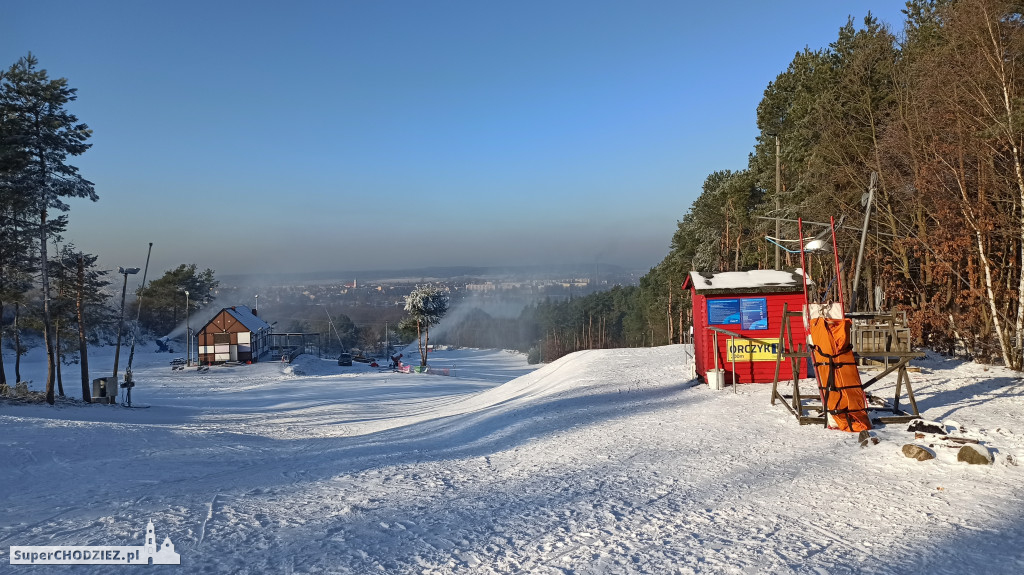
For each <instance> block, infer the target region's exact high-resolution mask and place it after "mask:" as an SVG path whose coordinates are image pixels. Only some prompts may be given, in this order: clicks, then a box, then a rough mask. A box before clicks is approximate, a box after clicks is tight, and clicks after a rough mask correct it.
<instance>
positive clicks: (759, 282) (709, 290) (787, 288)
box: [683, 269, 804, 295]
mask: <svg viewBox="0 0 1024 575" xmlns="http://www.w3.org/2000/svg"><path fill="white" fill-rule="evenodd" d="M802 278H803V271H802V270H800V269H796V270H781V271H780V270H750V271H747V272H719V273H708V272H690V276H689V277H688V278H686V279H687V281H686V282H685V283H683V289H686V288H687V287H690V286H693V289H694V290H696V291H697V293H699V294H703V295H714V294H723V293H738V292H742V293H792V292H800V291H803V289H804V287H803V284H802V283H801V279H802Z"/></svg>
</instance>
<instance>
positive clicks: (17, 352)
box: [14, 302, 21, 384]
mask: <svg viewBox="0 0 1024 575" xmlns="http://www.w3.org/2000/svg"><path fill="white" fill-rule="evenodd" d="M20 316H21V304H20V303H18V302H15V303H14V383H16V384H17V383H21V330H20V329H18V319H19V317H20Z"/></svg>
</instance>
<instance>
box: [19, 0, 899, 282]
mask: <svg viewBox="0 0 1024 575" xmlns="http://www.w3.org/2000/svg"><path fill="white" fill-rule="evenodd" d="M902 6H903V3H902V2H888V3H882V2H873V3H868V2H859V1H851V2H814V1H794V2H782V3H743V2H739V3H737V2H730V3H711V4H690V3H683V2H672V1H655V2H644V3H642V4H640V5H631V4H621V3H615V2H559V3H555V4H552V3H547V2H517V3H515V4H505V5H502V4H490V3H487V4H480V3H471V2H443V3H442V2H436V3H414V2H404V3H356V2H344V3H300V4H292V5H288V6H287V7H285V6H284V5H280V4H277V3H268V2H246V3H244V4H230V3H228V4H225V3H217V4H215V5H209V4H208V3H200V2H176V3H173V4H146V3H143V4H139V3H129V2H115V3H102V4H93V3H78V2H47V3H33V2H24V3H10V4H8V5H7V6H6V7H5V9H4V17H3V18H2V20H0V59H2V60H3V61H4V62H5V63H7V64H9V63H12V62H14V61H16V60H17V59H18V58H20V57H22V56H24V55H26V54H27V53H28V52H29V51H31V52H32V53H33V54H35V55H36V56H37V57H38V58H39V61H40V63H41V67H43V68H46V69H47V70H48V71H49V73H50V76H51V77H53V78H59V77H65V78H67V79H68V80H69V84H70V85H71V86H72V87H74V88H77V89H78V100H77V101H76V102H73V103H71V105H70V106H69V109H70V111H72V112H73V113H75V114H76V115H78V117H79V119H80V120H81V121H83V122H86V123H87V124H89V126H90V127H91V128H92V129H93V131H94V133H93V137H92V138H91V139H90V143H91V144H92V149H90V150H89V151H88V152H86V153H85V154H84V155H83V156H81V157H79V158H76V159H75V162H74V164H75V165H77V166H78V167H79V168H80V169H81V172H82V174H83V175H84V176H85V177H86V178H87V179H89V180H90V181H92V182H94V183H95V185H96V192H97V194H98V195H99V197H100V200H99V201H98V202H96V203H91V202H88V201H84V200H76V201H74V202H73V207H72V213H71V218H70V227H69V229H68V232H67V234H66V236H67V237H68V238H69V239H71V240H72V241H74V242H75V243H76V244H77V245H78V246H79V247H80V248H81V249H83V250H85V251H87V252H90V253H96V254H99V255H100V258H101V260H100V263H101V265H104V266H106V267H108V268H113V267H116V266H118V265H125V266H141V265H142V264H143V263H144V259H145V255H146V245H147V243H148V242H154V243H155V246H154V250H153V264H152V265H153V269H156V270H162V269H168V268H170V267H173V266H175V265H177V264H179V263H182V262H195V263H197V264H199V266H200V267H204V268H205V267H210V268H213V269H215V270H217V272H218V273H219V274H240V273H252V272H271V273H290V272H315V271H325V270H342V269H345V270H383V269H396V268H414V267H420V266H438V265H476V266H494V265H497V266H516V265H525V264H577V263H587V264H595V263H596V264H617V265H621V266H624V267H627V268H630V269H645V268H648V267H650V266H652V265H654V264H655V263H657V262H658V261H659V260H660V259H661V258H662V257H663V256H664V254H665V251H666V249H667V245H668V241H669V239H670V237H671V234H672V232H673V230H674V228H675V223H676V220H678V219H679V218H681V217H682V215H683V214H684V213H685V211H686V210H687V208H688V206H689V205H690V203H691V202H692V200H693V199H694V198H695V197H696V196H697V194H698V193H699V191H700V186H701V183H702V181H703V179H704V177H705V176H706V175H707V174H708V173H709V171H711V170H715V169H728V168H733V169H736V168H742V167H743V166H744V165H745V163H746V156H745V152H743V150H747V149H748V148H749V146H750V144H751V143H752V142H753V140H754V137H755V135H756V133H757V127H756V126H755V121H754V110H755V108H756V105H757V102H758V101H759V99H760V97H761V94H762V91H763V89H764V86H765V85H766V84H767V83H768V82H769V81H771V80H772V79H773V78H774V77H775V75H776V74H778V72H779V71H780V70H782V69H784V68H785V66H786V63H787V62H788V61H789V60H790V59H791V58H792V56H793V54H794V53H795V52H797V51H798V50H801V49H802V48H804V46H812V47H815V46H822V45H826V44H827V43H828V42H830V41H831V40H832V39H834V37H835V31H836V30H837V29H838V27H839V26H841V25H843V24H844V23H845V22H846V19H847V16H853V17H855V18H857V19H859V18H861V17H863V16H864V15H866V14H867V13H868V11H869V9H871V10H873V13H874V14H875V15H877V16H878V17H880V18H881V19H882V20H884V21H887V22H900V21H901V15H900V13H899V10H900V9H901V8H902ZM55 11H56V12H60V13H61V17H60V18H58V19H55V18H52V17H49V16H48V15H50V14H52V13H54V12H55ZM83 30H88V34H87V36H88V37H87V38H85V39H83V34H82V31H83Z"/></svg>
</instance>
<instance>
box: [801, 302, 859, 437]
mask: <svg viewBox="0 0 1024 575" xmlns="http://www.w3.org/2000/svg"><path fill="white" fill-rule="evenodd" d="M810 324H811V341H812V342H813V348H812V349H813V350H814V368H815V371H816V372H817V376H818V391H819V392H820V393H821V401H822V405H824V406H825V409H826V411H827V414H826V417H827V421H828V425H829V427H832V428H835V429H840V430H842V431H852V432H855V433H856V432H860V431H864V430H865V429H871V418H870V417H868V412H867V396H866V395H865V394H864V388H862V387H861V383H860V373H859V372H858V371H857V364H856V362H855V361H854V358H853V347H852V346H851V345H850V325H851V324H852V322H851V321H850V320H849V319H845V318H844V319H834V318H828V317H815V318H812V319H811V320H810Z"/></svg>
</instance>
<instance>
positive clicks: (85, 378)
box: [75, 255, 188, 403]
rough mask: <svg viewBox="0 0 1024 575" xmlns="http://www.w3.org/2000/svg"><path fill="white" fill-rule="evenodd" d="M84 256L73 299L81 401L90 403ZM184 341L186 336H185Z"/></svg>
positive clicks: (79, 258)
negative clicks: (76, 329)
mask: <svg viewBox="0 0 1024 575" xmlns="http://www.w3.org/2000/svg"><path fill="white" fill-rule="evenodd" d="M84 302H85V256H84V255H79V256H78V293H77V294H76V297H75V315H76V316H77V318H78V355H79V360H80V361H81V364H82V401H84V402H86V403H91V402H92V394H91V393H90V390H89V346H88V345H87V342H86V340H85V303H84ZM185 337H186V339H187V338H188V336H187V335H186V336H185Z"/></svg>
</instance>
